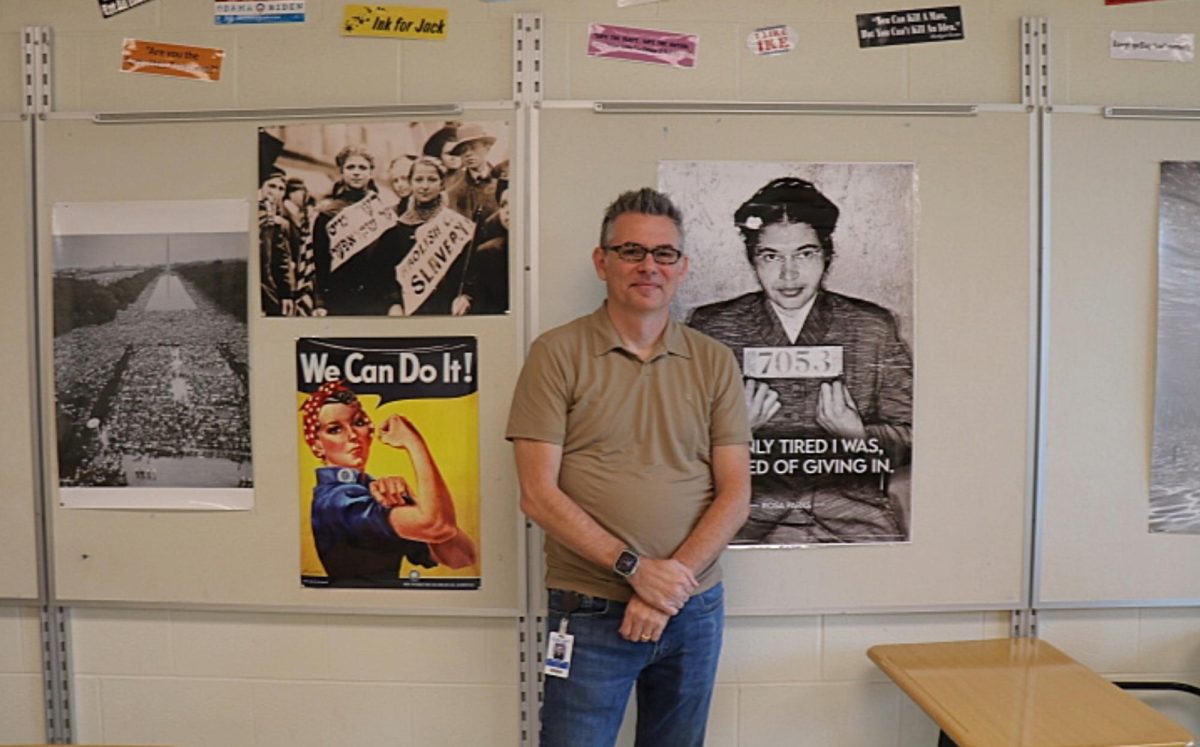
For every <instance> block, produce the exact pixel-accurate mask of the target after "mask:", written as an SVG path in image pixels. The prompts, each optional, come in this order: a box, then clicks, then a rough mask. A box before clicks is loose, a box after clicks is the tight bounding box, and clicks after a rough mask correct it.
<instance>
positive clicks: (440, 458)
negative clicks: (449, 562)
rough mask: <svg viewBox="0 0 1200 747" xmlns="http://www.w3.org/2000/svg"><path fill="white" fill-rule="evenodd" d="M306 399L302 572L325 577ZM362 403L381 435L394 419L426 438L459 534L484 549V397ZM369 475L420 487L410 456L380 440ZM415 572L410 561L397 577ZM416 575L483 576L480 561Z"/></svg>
mask: <svg viewBox="0 0 1200 747" xmlns="http://www.w3.org/2000/svg"><path fill="white" fill-rule="evenodd" d="M307 398H308V395H306V394H304V393H302V392H298V393H297V394H296V411H297V412H296V439H297V441H296V447H297V449H299V454H300V459H299V463H300V572H301V575H303V576H313V577H323V576H325V575H326V574H325V568H324V567H323V566H322V565H321V561H320V559H319V558H318V557H317V548H316V544H315V542H314V541H313V533H312V497H313V487H314V486H315V485H316V482H317V478H316V470H317V468H318V467H322V466H324V464H323V463H322V462H321V460H320V459H317V458H316V457H315V456H314V455H313V453H312V450H311V449H309V448H308V444H307V443H306V442H305V441H304V416H303V414H302V413H301V412H300V407H301V406H302V405H303V404H304V401H305V400H306V399H307ZM358 401H359V403H360V404H361V405H362V408H363V411H364V412H366V413H367V416H368V417H370V418H371V421H372V422H373V423H374V424H375V429H376V433H377V434H378V430H379V428H380V427H381V426H382V424H383V422H384V421H385V420H387V418H389V417H390V416H392V415H403V416H404V417H406V418H408V419H409V421H410V422H411V423H412V424H413V426H415V427H416V429H417V430H418V431H419V432H420V433H421V435H422V436H423V437H424V438H425V443H426V444H428V446H429V451H430V453H432V454H433V458H434V461H436V462H437V465H438V468H439V469H440V470H441V473H442V478H443V479H444V480H445V481H446V485H447V487H449V489H450V494H451V495H452V496H453V497H454V509H455V512H456V514H457V518H458V526H459V529H460V531H465V532H466V533H467V535H468V536H469V537H470V538H471V539H472V540H474V542H475V546H476V548H479V546H480V536H479V527H480V520H479V514H480V510H479V508H480V507H479V393H478V392H476V393H473V394H470V395H467V396H465V397H451V398H436V399H406V400H395V401H392V402H388V403H387V404H384V405H382V406H380V404H379V401H380V397H379V395H376V394H359V395H358ZM367 474H369V475H371V476H372V477H383V476H387V475H399V476H401V477H403V478H404V479H405V480H408V481H409V483H410V484H413V485H415V484H416V476H415V475H414V474H413V469H412V462H411V461H410V460H409V457H408V452H406V451H404V450H402V449H395V448H393V447H391V446H388V445H386V444H384V443H383V442H382V441H380V440H379V438H378V435H376V438H375V440H374V443H373V444H372V446H371V455H370V458H369V460H368V461H367ZM478 557H482V553H477V558H478ZM412 570H414V567H413V566H411V565H409V563H408V561H407V559H406V560H405V561H404V564H403V565H402V566H401V568H400V575H399V576H398V577H397V578H400V577H407V575H408V573H409V572H410V571H412ZM416 570H418V571H420V573H421V578H478V577H480V576H481V573H482V569H481V561H480V560H478V559H476V561H475V563H474V564H472V565H469V566H466V567H464V568H458V569H453V568H446V567H444V566H442V565H438V566H436V567H434V568H416Z"/></svg>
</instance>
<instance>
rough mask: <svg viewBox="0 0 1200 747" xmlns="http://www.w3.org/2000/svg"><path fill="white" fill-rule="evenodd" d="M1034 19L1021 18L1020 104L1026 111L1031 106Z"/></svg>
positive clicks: (1028, 17) (1030, 108) (1029, 109)
mask: <svg viewBox="0 0 1200 747" xmlns="http://www.w3.org/2000/svg"><path fill="white" fill-rule="evenodd" d="M1035 20H1036V19H1034V18H1032V17H1030V16H1024V17H1022V18H1021V76H1020V79H1021V104H1022V105H1023V106H1024V107H1025V110H1026V111H1031V110H1032V107H1033V97H1034V92H1033V55H1034V49H1033V48H1034V41H1033V26H1034V22H1035Z"/></svg>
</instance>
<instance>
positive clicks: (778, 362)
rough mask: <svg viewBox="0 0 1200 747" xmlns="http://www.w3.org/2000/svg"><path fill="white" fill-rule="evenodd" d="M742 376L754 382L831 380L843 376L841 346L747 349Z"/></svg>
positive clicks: (744, 353) (743, 355)
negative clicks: (765, 380) (753, 379)
mask: <svg viewBox="0 0 1200 747" xmlns="http://www.w3.org/2000/svg"><path fill="white" fill-rule="evenodd" d="M742 373H743V375H745V376H749V377H751V378H755V379H832V378H834V377H837V376H841V375H842V346H841V345H801V346H795V347H786V348H744V349H743V350H742Z"/></svg>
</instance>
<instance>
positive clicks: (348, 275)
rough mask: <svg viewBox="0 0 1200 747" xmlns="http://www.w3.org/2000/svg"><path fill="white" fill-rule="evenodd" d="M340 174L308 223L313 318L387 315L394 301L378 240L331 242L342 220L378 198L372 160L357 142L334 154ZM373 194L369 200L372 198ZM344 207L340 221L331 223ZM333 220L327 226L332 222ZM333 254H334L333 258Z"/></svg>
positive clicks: (356, 218)
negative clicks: (313, 298) (313, 304)
mask: <svg viewBox="0 0 1200 747" xmlns="http://www.w3.org/2000/svg"><path fill="white" fill-rule="evenodd" d="M334 162H335V163H336V164H337V167H338V171H339V178H338V180H337V181H336V182H334V184H333V189H332V190H331V191H330V193H329V196H328V197H326V198H325V199H324V200H321V202H320V203H318V204H317V217H316V219H315V220H314V221H313V239H312V249H313V262H314V264H315V266H316V267H315V270H316V278H315V281H316V282H315V288H314V291H315V302H316V311H315V315H316V316H324V315H326V314H329V315H336V316H342V315H377V316H382V315H384V314H387V311H388V307H390V306H391V305H392V304H393V303H395V300H396V287H395V283H394V282H393V281H392V280H391V277H392V275H391V267H392V266H393V265H394V264H395V262H394V261H392V262H390V263H389V261H388V257H386V256H385V254H384V252H383V251H382V248H381V245H380V241H379V240H378V239H376V240H375V241H368V242H363V241H359V242H354V241H353V240H352V238H353V237H348V238H346V239H343V240H342V241H336V240H334V239H333V237H332V236H331V231H332V232H333V233H335V234H336V233H338V229H339V228H340V227H341V224H342V223H346V224H349V223H358V222H360V221H362V220H363V219H364V212H365V211H366V210H367V209H374V206H375V205H378V206H379V207H382V203H380V202H379V201H378V196H379V188H378V187H377V186H376V185H375V181H374V180H373V179H372V178H371V174H372V172H373V171H374V169H375V158H374V156H372V155H371V154H370V153H368V152H367V150H366V149H365V148H363V147H362V146H361V145H347V146H345V147H344V148H342V149H341V150H340V151H338V154H337V156H336V157H335V158H334ZM371 198H374V199H371ZM344 211H345V213H346V215H345V218H344V219H343V221H339V222H335V219H337V218H338V217H339V216H341V215H342V214H343V212H344ZM331 224H332V225H331ZM335 255H336V256H335Z"/></svg>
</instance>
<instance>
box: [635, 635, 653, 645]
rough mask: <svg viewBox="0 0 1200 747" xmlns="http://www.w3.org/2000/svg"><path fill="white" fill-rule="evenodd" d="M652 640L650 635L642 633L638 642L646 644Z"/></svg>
mask: <svg viewBox="0 0 1200 747" xmlns="http://www.w3.org/2000/svg"><path fill="white" fill-rule="evenodd" d="M650 638H651V636H650V634H649V633H642V635H641V636H640V637H639V638H638V640H640V641H641V642H642V643H645V642H646V641H648V640H650Z"/></svg>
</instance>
